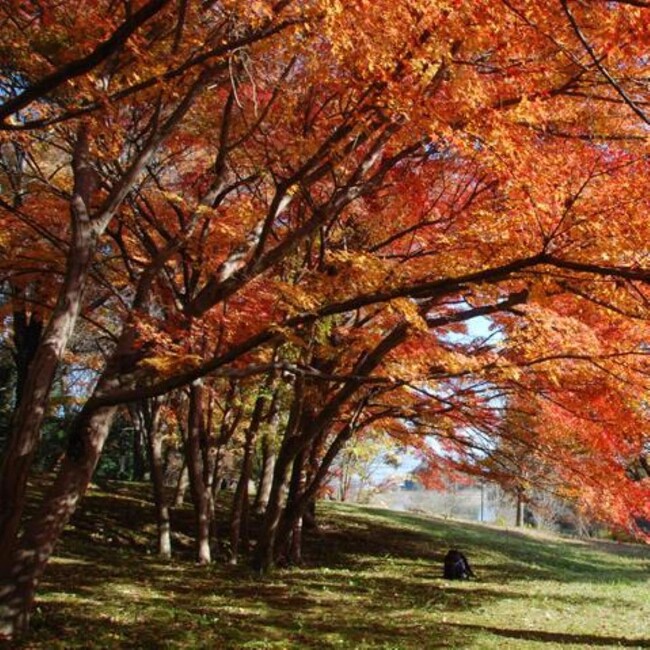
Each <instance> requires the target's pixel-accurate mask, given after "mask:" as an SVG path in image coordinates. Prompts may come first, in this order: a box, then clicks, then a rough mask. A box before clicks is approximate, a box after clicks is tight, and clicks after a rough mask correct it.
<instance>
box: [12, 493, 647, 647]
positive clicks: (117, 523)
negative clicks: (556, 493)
mask: <svg viewBox="0 0 650 650" xmlns="http://www.w3.org/2000/svg"><path fill="white" fill-rule="evenodd" d="M146 499H147V492H146V490H145V489H144V488H143V487H142V488H139V489H134V488H133V487H126V486H125V485H124V484H122V486H121V488H120V489H119V490H118V491H117V492H115V491H114V489H113V490H112V491H111V493H110V494H109V493H106V492H102V491H95V492H93V493H91V494H90V495H89V497H87V498H86V500H85V501H84V504H83V508H82V513H80V515H79V516H78V517H77V518H76V526H74V527H70V530H69V531H68V532H67V533H66V537H65V539H64V541H63V543H62V545H61V547H60V549H59V553H58V555H57V557H56V558H55V559H54V561H53V562H52V564H51V566H50V569H49V570H48V572H47V574H46V576H45V578H44V581H43V583H42V588H41V590H40V592H39V597H38V602H37V609H36V613H35V615H34V619H33V630H32V633H31V635H30V637H29V638H28V639H27V640H26V641H25V643H24V644H23V646H22V647H23V648H33V649H39V650H40V649H42V650H45V649H47V650H54V649H57V648H61V649H63V648H65V649H66V650H67V649H71V648H129V649H131V648H133V649H136V648H215V649H217V648H232V649H237V650H239V649H240V648H241V649H244V648H249V649H256V650H264V649H280V648H282V649H284V648H296V649H298V648H319V649H321V648H323V649H325V648H345V649H347V648H383V649H384V650H389V649H402V648H404V649H407V648H414V649H415V648H417V649H418V650H419V649H421V648H477V649H490V648H495V649H496V648H499V649H502V648H517V649H519V648H524V649H527V648H530V649H532V648H545V649H548V648H565V649H567V650H569V649H574V648H575V649H577V648H590V647H593V648H621V647H623V648H650V588H649V587H650V549H648V548H647V547H642V546H632V545H622V544H614V543H605V542H589V543H586V542H579V541H572V540H566V539H560V538H556V537H550V536H542V535H536V534H533V533H530V532H528V533H524V532H515V531H505V530H498V529H493V528H488V527H485V526H480V525H472V524H461V523H458V522H449V521H441V520H437V519H428V518H424V517H419V516H416V515H407V514H403V513H395V512H389V511H382V510H370V509H362V508H357V507H353V506H346V505H340V504H339V505H337V504H323V506H322V507H321V509H320V511H319V521H320V523H321V528H320V531H319V532H318V533H313V534H312V535H310V536H309V537H308V540H307V544H306V557H305V560H306V562H305V565H304V566H303V567H301V568H294V569H290V570H278V571H277V572H275V573H273V574H272V575H271V576H270V577H268V578H264V579H259V578H257V577H255V576H254V575H252V574H251V573H250V572H249V571H248V569H247V568H246V567H233V566H228V565H226V564H224V563H217V564H215V565H213V566H211V567H209V568H207V569H206V568H200V567H197V566H194V565H193V564H192V562H191V559H190V558H191V555H190V549H191V539H190V538H189V537H188V536H187V533H188V532H189V530H190V522H191V512H190V511H189V509H185V510H183V511H181V512H178V513H176V524H177V527H178V528H180V529H181V530H184V531H185V534H184V535H180V536H179V537H177V539H176V542H177V549H179V550H180V553H179V557H178V559H175V560H174V561H172V562H169V563H165V562H160V561H159V560H157V559H156V558H155V557H154V556H153V555H152V554H151V549H150V547H151V545H152V541H153V535H152V533H153V519H152V512H151V507H150V505H149V504H148V502H147V500H146ZM451 546H457V547H459V548H462V549H463V550H464V551H465V552H466V553H467V555H468V556H469V558H470V560H471V561H472V563H473V565H474V568H475V571H476V572H477V574H478V575H479V580H478V581H471V582H449V581H446V580H443V579H442V578H441V577H440V574H441V566H442V558H443V557H444V554H445V552H446V550H447V549H448V548H449V547H451ZM147 551H148V552H147Z"/></svg>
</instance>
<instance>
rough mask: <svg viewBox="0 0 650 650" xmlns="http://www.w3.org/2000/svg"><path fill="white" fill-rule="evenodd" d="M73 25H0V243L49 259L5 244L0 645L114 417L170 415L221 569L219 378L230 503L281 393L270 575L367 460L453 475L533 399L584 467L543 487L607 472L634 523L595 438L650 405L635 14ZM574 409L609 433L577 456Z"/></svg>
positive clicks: (538, 11) (105, 8) (625, 449)
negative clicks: (366, 437)
mask: <svg viewBox="0 0 650 650" xmlns="http://www.w3.org/2000/svg"><path fill="white" fill-rule="evenodd" d="M70 9H71V7H70V6H69V4H68V3H53V2H52V3H48V2H44V3H40V5H39V6H38V7H35V8H33V9H29V8H25V7H24V6H22V5H20V4H18V5H17V6H16V7H15V10H14V11H11V12H9V11H8V10H7V20H5V21H4V22H3V23H2V28H1V29H2V35H3V41H4V42H5V43H9V44H10V46H11V52H10V54H11V56H10V57H9V64H8V65H7V66H6V67H5V68H3V71H2V82H3V88H5V89H6V90H5V95H6V97H7V99H6V101H5V103H4V104H3V106H2V107H0V119H2V128H3V139H4V141H5V142H7V143H9V144H10V145H11V147H12V149H11V150H9V151H8V154H9V158H8V162H7V164H5V165H4V167H3V170H4V171H3V177H2V181H1V182H2V186H3V188H10V191H9V199H8V200H5V199H3V203H2V204H1V207H2V212H1V213H0V219H1V220H2V224H3V226H8V228H7V231H8V232H10V233H16V236H19V235H18V233H21V234H22V233H29V241H30V247H31V246H34V247H35V250H37V251H38V253H37V255H36V256H37V259H38V260H40V261H39V263H38V264H37V265H35V266H34V265H33V264H32V265H30V261H32V260H30V258H31V257H32V256H30V255H29V251H27V254H25V251H24V250H20V249H14V247H13V246H12V242H11V238H5V237H3V238H2V240H0V244H1V245H2V246H3V247H4V248H5V250H6V251H7V252H11V254H10V255H7V256H6V257H5V259H6V260H7V261H5V262H3V266H2V272H3V274H4V275H3V279H6V281H9V282H13V284H14V285H15V286H16V287H17V288H18V290H19V291H20V292H22V295H27V296H29V295H31V294H32V293H34V292H35V289H34V288H33V287H44V286H47V287H51V289H50V290H49V293H48V297H49V299H48V297H46V299H44V300H43V299H41V298H40V297H39V298H38V302H40V303H43V305H42V306H41V307H39V311H38V314H37V316H38V317H37V318H35V319H34V323H36V322H37V321H38V322H41V323H42V326H43V331H42V333H40V334H39V341H38V343H37V345H36V346H35V350H34V353H33V356H32V358H31V360H29V362H28V363H27V372H26V379H25V385H24V390H23V392H22V394H21V399H20V403H18V404H17V408H16V410H15V413H14V416H13V420H12V431H11V435H10V440H9V443H8V446H7V448H6V450H5V452H4V463H3V466H2V475H1V476H0V481H1V482H0V517H1V518H2V519H1V520H2V522H3V526H2V538H1V539H0V549H2V562H1V563H0V574H1V575H0V578H1V579H0V584H1V587H0V607H1V608H2V610H1V611H2V613H1V618H2V624H1V628H0V629H1V631H0V634H2V635H3V636H5V637H12V636H14V635H15V634H16V633H17V632H19V631H20V630H21V629H24V628H25V626H26V625H27V622H28V617H29V610H30V607H31V604H32V601H33V598H34V590H35V587H36V583H37V581H38V578H39V576H40V574H41V572H42V571H43V570H44V568H45V565H46V564H47V561H48V559H49V557H50V555H51V553H52V549H53V546H54V544H55V542H56V541H57V540H58V538H59V536H60V534H61V532H62V530H63V528H64V526H65V524H66V523H67V521H68V520H69V518H70V516H71V514H72V513H73V511H74V509H75V507H76V505H77V503H78V500H79V498H80V497H81V496H82V495H83V493H84V491H85V489H86V487H87V485H88V483H89V481H90V478H91V476H92V473H93V470H94V468H95V466H96V464H97V462H98V459H99V457H100V454H101V453H102V448H103V445H104V442H105V440H106V437H107V434H108V431H109V428H110V425H111V423H112V421H113V420H114V418H115V417H116V414H117V413H118V411H119V409H120V408H121V407H122V405H124V404H128V403H131V404H138V403H139V404H143V403H146V400H153V399H157V398H158V397H161V396H164V395H169V394H172V393H173V391H178V390H185V391H188V399H187V403H185V404H184V405H183V406H182V408H183V409H185V415H186V420H185V424H184V426H185V427H186V442H185V448H186V453H187V456H188V459H189V460H192V461H193V463H192V464H190V463H189V462H188V469H189V472H190V478H191V483H192V492H193V500H194V502H195V505H196V509H197V510H196V511H197V523H198V525H199V527H201V530H202V533H201V536H200V553H201V555H200V557H201V559H202V561H204V562H207V561H209V560H210V559H211V558H210V556H209V554H208V548H209V540H208V539H206V537H209V534H208V533H206V529H207V523H209V519H210V514H209V509H210V498H211V497H210V490H209V480H210V476H213V473H211V472H210V471H209V470H210V462H211V461H209V454H206V453H205V452H207V451H208V448H209V447H210V444H211V442H210V435H211V432H210V430H209V427H207V425H206V423H207V422H208V420H209V418H207V417H206V403H207V400H208V394H207V389H208V384H209V383H210V382H212V381H215V382H216V385H219V380H222V381H224V383H225V384H226V385H229V384H230V383H231V382H235V384H237V382H239V385H244V381H243V380H247V381H248V382H249V384H246V385H247V386H250V385H252V386H255V381H254V380H253V379H251V378H256V381H257V387H258V392H257V396H256V397H255V398H254V405H253V408H252V410H251V411H250V412H249V413H248V415H249V421H248V423H247V424H246V427H247V428H245V429H243V430H244V431H245V433H244V435H243V438H242V442H243V445H244V448H243V459H244V462H243V463H242V469H243V472H242V477H244V476H245V475H246V474H247V473H248V471H249V469H250V456H246V454H247V449H248V451H250V449H251V448H252V445H253V441H254V437H255V436H256V435H257V430H258V426H259V425H258V424H257V423H256V422H257V420H259V419H260V418H262V419H263V418H264V417H269V419H270V420H272V419H273V418H272V415H270V403H269V404H266V402H267V401H268V400H267V394H266V393H265V392H264V391H261V390H259V389H262V388H263V387H264V386H265V382H269V381H271V382H273V381H275V379H271V378H275V377H277V376H282V377H284V378H285V379H286V384H287V387H286V388H285V391H286V394H285V395H284V396H283V400H282V401H281V403H282V404H283V406H284V408H285V410H286V414H285V415H286V417H285V418H284V419H283V420H281V425H282V426H283V429H282V432H281V435H280V438H281V440H280V441H279V443H278V450H277V459H276V462H275V468H274V476H273V481H272V485H271V489H270V494H269V498H268V505H267V507H266V509H265V514H264V523H263V526H262V534H261V537H260V539H259V540H258V543H257V547H256V556H257V562H258V564H259V566H260V567H262V568H270V567H271V566H272V565H273V563H274V562H275V561H277V559H278V558H279V557H280V556H281V555H282V554H285V555H286V554H287V553H288V554H289V555H290V556H292V557H294V558H295V559H299V555H300V553H299V551H300V531H301V521H302V519H303V517H304V515H305V513H306V512H307V510H308V508H309V505H310V504H311V503H312V502H313V499H314V498H315V496H316V495H317V493H318V490H319V488H320V486H321V485H322V482H323V481H324V480H325V478H326V476H327V473H328V471H329V468H330V467H331V464H332V462H333V461H334V459H335V457H336V455H337V454H338V453H340V451H341V450H342V449H343V447H344V445H345V443H346V442H347V441H348V440H350V439H351V438H352V437H353V436H354V435H357V434H360V433H362V432H363V430H364V428H365V427H367V426H370V425H372V424H373V423H376V424H377V425H378V426H379V425H381V426H382V427H385V428H386V429H389V430H392V431H393V432H394V435H395V436H396V437H398V438H399V439H400V440H401V441H402V442H409V441H410V442H411V443H412V444H415V445H420V446H421V447H422V448H423V449H424V443H423V435H422V434H423V432H425V431H427V432H430V433H431V434H432V435H435V436H437V437H438V438H440V439H444V440H447V441H448V443H449V445H451V446H452V447H455V448H456V449H458V450H459V451H460V450H462V448H465V449H467V448H470V447H471V446H472V445H473V444H474V443H475V435H476V434H475V431H482V432H483V435H485V436H486V437H488V438H489V437H490V436H493V435H496V433H497V432H498V427H499V425H500V423H501V421H502V418H503V413H502V412H501V409H500V407H499V405H498V396H499V395H503V396H505V397H507V396H509V395H511V394H515V393H521V394H524V395H526V394H532V393H533V392H534V391H537V392H539V393H540V394H541V395H542V396H543V397H544V398H545V400H546V402H547V404H548V405H551V404H553V405H554V406H553V407H550V406H548V407H547V410H546V414H547V415H548V422H549V424H548V429H547V431H546V432H545V435H546V436H547V437H548V439H549V440H550V439H552V436H553V433H552V432H553V431H554V429H553V428H552V426H551V423H554V422H558V423H559V424H560V426H559V427H558V428H557V429H555V431H557V434H556V435H557V436H558V439H559V443H558V444H559V446H560V447H562V446H564V447H565V448H572V445H575V447H576V448H579V450H580V453H579V454H577V455H575V456H571V455H570V454H565V455H562V456H560V457H558V459H557V460H558V465H560V466H562V465H563V464H564V463H565V462H566V463H567V470H568V468H569V467H575V464H574V463H573V462H572V459H573V458H578V457H579V458H580V459H581V462H582V465H583V467H588V466H589V467H592V468H593V469H594V470H595V469H598V468H600V469H602V470H603V471H598V472H594V474H593V475H594V479H596V478H598V481H597V485H598V486H600V489H603V490H607V494H609V495H611V496H612V498H614V497H616V500H615V507H613V508H610V514H612V516H613V518H614V519H615V520H616V521H618V522H619V523H624V520H625V519H626V517H629V515H630V514H632V513H634V512H638V511H639V510H643V507H644V504H646V503H647V502H648V500H647V499H646V500H645V501H643V500H642V499H643V497H644V495H647V487H646V486H645V485H642V484H634V485H632V486H629V485H627V484H625V483H624V486H625V488H624V489H621V481H624V480H625V473H624V472H622V473H621V472H620V471H619V470H618V467H619V466H622V464H623V460H624V456H627V455H628V454H629V453H633V452H634V451H635V449H636V450H637V452H638V451H640V449H637V447H638V443H639V436H637V435H636V434H635V433H634V430H633V429H631V428H625V429H621V428H620V427H615V424H614V423H616V422H620V421H623V420H624V419H625V418H626V417H627V416H628V415H629V414H630V413H634V415H635V422H637V423H638V424H639V426H643V423H644V422H645V421H646V419H647V412H645V411H643V409H639V408H638V405H637V404H635V394H634V393H635V391H636V390H639V387H644V386H645V387H646V389H647V376H648V374H647V347H645V346H646V344H647V334H648V325H647V320H646V319H647V299H648V294H647V292H648V288H647V285H648V280H649V273H650V271H649V269H648V262H647V241H648V239H650V238H649V237H648V235H649V234H650V233H648V224H647V219H645V218H644V208H645V205H646V204H647V196H646V192H645V184H644V182H643V181H644V179H645V178H646V177H647V171H648V170H647V166H648V161H647V155H646V146H647V145H646V124H645V123H646V122H647V120H646V119H645V113H644V112H643V108H642V107H643V106H644V105H645V103H646V101H647V89H646V84H645V76H646V72H647V71H646V70H645V58H644V47H645V46H647V42H648V39H649V38H650V34H648V29H647V21H646V20H644V17H643V12H644V11H645V9H644V7H642V6H636V5H635V4H631V3H624V2H620V3H618V2H613V3H592V5H589V6H582V5H578V4H577V3H576V4H575V6H574V4H573V3H571V2H560V3H559V4H557V5H549V6H547V5H540V4H539V3H532V2H528V1H525V2H524V1H523V0H522V1H521V2H504V3H492V2H477V3H462V4H461V5H457V4H456V3H446V2H431V1H426V0H409V2H403V3H389V2H375V3H367V2H363V1H361V0H359V2H349V3H345V4H341V3H336V2H329V1H325V0H322V1H320V0H313V1H312V2H301V3H298V2H295V1H294V2H292V1H291V0H280V1H278V2H263V1H260V2H253V3H243V2H239V1H237V0H223V2H218V3H208V4H207V5H205V4H200V3H194V2H180V3H170V2H164V1H163V0H158V1H156V0H151V1H150V2H142V3H124V4H123V5H120V11H115V10H114V5H113V3H109V2H94V3H92V4H91V7H90V8H89V9H88V8H86V7H83V8H80V7H73V8H72V9H73V10H72V11H71V10H70ZM18 158H19V159H20V164H18V163H17V161H18ZM52 269H54V270H56V275H54V274H53V273H52V272H51V270H52ZM48 273H49V276H48ZM44 280H45V281H46V282H47V284H44V283H43V281H44ZM53 295H56V296H57V299H56V300H52V299H51V296H53ZM30 304H32V305H36V304H37V303H36V301H34V302H32V303H30ZM29 309H31V307H30V308H29ZM94 310H97V311H94ZM35 313H36V312H35ZM80 315H82V316H83V317H84V318H85V319H89V318H90V319H92V320H93V321H94V322H95V325H96V326H97V331H98V332H99V331H100V328H102V327H103V328H104V329H108V331H109V332H110V335H111V337H110V338H111V341H110V344H108V345H105V347H104V349H103V359H102V360H101V362H98V363H97V368H96V372H97V381H96V382H95V384H94V386H93V387H92V389H91V391H90V395H89V397H88V399H87V400H86V401H85V402H84V404H83V405H82V407H81V408H80V410H79V413H78V415H77V417H76V419H75V421H74V422H73V423H72V425H71V426H70V428H69V432H68V445H67V453H66V455H65V458H64V459H63V460H62V463H61V467H60V469H59V471H58V474H57V477H56V479H55V480H54V482H53V484H52V485H51V487H50V488H49V489H48V491H47V492H46V494H45V496H44V499H43V501H42V503H41V504H40V506H39V507H38V508H37V510H36V512H35V514H34V515H33V516H32V517H31V518H30V519H29V520H28V521H26V522H25V524H24V528H23V531H22V533H21V532H20V523H21V516H22V511H23V506H24V493H25V486H26V481H27V476H28V471H29V467H30V465H31V462H32V459H33V456H34V453H35V449H36V447H37V445H38V439H39V431H40V428H41V424H42V417H43V413H44V411H45V408H46V406H47V403H48V398H49V395H50V387H51V384H52V378H53V376H54V373H55V372H56V369H57V367H58V366H59V365H60V363H61V359H62V355H63V352H64V350H65V349H66V347H67V345H68V343H69V340H70V336H71V334H72V332H73V331H74V330H75V328H76V327H78V321H79V316H80ZM477 316H489V317H490V318H492V319H494V322H495V324H496V327H498V328H499V329H500V331H501V338H500V340H499V341H497V342H496V343H494V341H492V342H490V341H483V342H481V341H477V340H467V339H465V340H462V339H459V338H458V337H456V336H454V335H455V334H457V333H458V331H459V330H461V329H462V328H463V323H466V322H467V321H468V320H470V319H472V318H475V317H477ZM19 321H20V318H19V319H18V320H16V319H14V324H13V327H14V328H15V327H16V323H19ZM30 322H31V316H30ZM98 336H99V335H98ZM493 343H494V344H493ZM283 347H284V352H286V355H285V356H282V355H280V356H277V355H276V351H278V350H280V349H281V348H283ZM289 348H291V349H290V352H287V349H289ZM278 373H282V374H279V375H278ZM208 376H210V379H208ZM590 386H596V387H597V390H596V391H595V392H594V393H590V392H589V387H590ZM631 386H633V387H634V389H631V388H630V387H631ZM625 387H627V388H625ZM610 392H611V394H613V395H616V399H613V400H611V401H608V399H607V396H608V395H609V394H610ZM253 394H255V388H253ZM585 395H587V396H589V398H590V399H589V400H583V397H584V396H585ZM598 396H601V398H602V401H600V402H599V401H598V400H597V397H598ZM602 396H605V397H602ZM262 402H264V403H262ZM558 402H560V403H561V406H558V405H557V403H558ZM258 404H260V406H259V408H256V407H257V405H258ZM587 404H591V407H593V409H595V411H594V412H596V413H598V416H597V417H596V416H593V418H592V425H590V426H589V427H587V428H586V429H585V430H584V432H583V433H581V434H580V435H579V436H576V432H575V428H574V426H573V423H574V422H575V418H576V417H579V416H578V415H575V414H576V413H581V412H582V409H583V408H585V407H586V405H587ZM606 405H607V406H608V407H610V408H611V410H609V411H608V412H605V406H606ZM565 407H566V408H565ZM567 413H572V415H570V416H567V415H566V414H567ZM178 421H179V424H180V423H181V422H182V421H183V419H182V418H181V417H179V418H178ZM415 426H417V430H415V429H414V427H415ZM233 431H234V429H233ZM572 440H576V442H575V443H572V442H571V441H572ZM578 441H579V444H578ZM560 443H561V444H560ZM570 461H571V462H570ZM590 464H591V465H590ZM605 469H607V472H606V471H604V470H605ZM569 473H570V472H569V471H567V475H568V474H569ZM619 479H620V480H619ZM287 485H288V488H289V498H288V500H287V501H286V502H283V501H282V499H281V498H280V495H281V494H282V492H283V490H284V488H285V486H287ZM594 485H596V483H594ZM243 489H244V484H243V483H242V490H243ZM594 489H596V488H594ZM617 495H618V496H617ZM244 497H245V494H244V496H241V495H240V497H238V498H239V501H240V502H243V501H245V499H244ZM592 501H593V499H592ZM612 503H614V501H612ZM606 510H607V509H605V508H603V515H606V514H607V513H606V512H605V511H606ZM234 515H236V513H234ZM162 516H163V515H161V517H162ZM236 523H237V516H233V524H234V525H233V530H235V528H237V526H236ZM238 530H239V532H241V528H239V529H238ZM235 532H236V531H235ZM233 539H234V537H233Z"/></svg>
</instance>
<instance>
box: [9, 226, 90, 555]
mask: <svg viewBox="0 0 650 650" xmlns="http://www.w3.org/2000/svg"><path fill="white" fill-rule="evenodd" d="M94 239H95V238H94V234H93V232H92V229H91V227H90V225H89V224H88V223H76V225H75V227H74V235H73V243H72V246H71V252H70V254H69V261H68V269H67V271H66V276H65V280H64V283H63V287H62V288H61V291H60V294H59V300H58V302H57V304H56V306H55V308H54V312H53V313H52V317H51V318H50V321H49V323H48V325H47V328H46V330H45V332H44V334H43V339H42V341H41V343H40V345H39V346H38V349H37V351H36V353H35V355H34V358H33V359H32V361H31V363H30V366H29V371H28V373H27V376H26V377H25V379H24V384H23V386H22V395H21V400H20V403H19V404H18V405H17V408H16V411H15V412H14V414H13V417H12V421H11V426H10V432H9V440H8V443H7V446H6V449H5V453H4V456H3V463H2V467H1V468H0V558H5V559H7V558H10V557H12V556H13V549H14V548H15V543H16V538H17V533H18V529H19V527H20V520H21V517H22V513H23V510H24V507H25V493H26V490H27V478H28V475H29V471H30V469H31V466H32V462H33V460H34V456H35V454H36V451H37V448H38V443H39V441H40V429H41V424H42V422H43V418H44V417H45V414H46V412H47V404H48V399H49V396H50V392H51V389H52V383H53V381H54V375H55V373H56V370H57V368H58V366H59V362H60V360H61V357H62V356H63V353H64V351H65V349H66V347H67V344H68V341H69V339H70V336H71V334H72V331H73V329H74V326H75V323H76V320H77V317H78V315H79V310H80V308H81V300H82V294H83V288H84V286H85V283H86V277H87V273H88V269H89V267H90V262H91V259H92V252H93V250H94ZM1 562H2V560H0V563H1ZM0 566H1V565H0Z"/></svg>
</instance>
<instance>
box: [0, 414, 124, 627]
mask: <svg viewBox="0 0 650 650" xmlns="http://www.w3.org/2000/svg"><path fill="white" fill-rule="evenodd" d="M116 410H117V409H116V408H115V407H108V408H103V409H99V410H97V411H95V412H94V413H85V412H83V411H82V413H81V414H80V415H79V417H78V418H77V420H76V422H75V423H74V425H73V430H72V432H71V437H70V444H69V446H68V451H67V453H66V455H65V458H64V460H63V462H62V465H61V469H60V470H59V473H58V475H57V477H56V479H55V481H54V483H53V484H52V486H51V487H50V488H49V490H48V491H47V493H46V494H45V497H44V498H43V503H42V505H41V507H40V509H39V510H38V511H37V512H36V514H35V515H34V516H33V517H32V519H31V520H30V521H29V522H28V524H27V526H26V529H25V533H24V535H23V536H22V538H21V540H20V543H19V545H18V547H17V548H16V549H15V550H14V552H13V553H12V556H11V558H10V560H11V561H10V562H6V563H5V566H8V570H3V573H2V576H1V577H0V640H2V639H12V638H15V636H17V635H19V634H21V633H23V632H25V631H26V629H27V627H28V624H29V614H30V610H31V607H32V603H33V600H34V595H35V589H36V585H37V583H38V581H39V578H40V576H41V574H42V573H43V570H44V568H45V566H46V564H47V562H48V560H49V559H50V556H51V555H52V551H53V550H54V545H55V544H56V542H57V541H58V539H59V537H60V535H61V533H62V532H63V529H64V527H65V526H66V524H67V523H68V521H69V520H70V517H71V516H72V514H73V513H74V511H75V509H76V507H77V503H78V502H79V499H80V498H81V497H82V496H83V494H84V493H85V491H86V489H87V487H88V484H89V483H90V479H91V477H92V474H93V471H94V469H95V466H96V465H97V461H98V460H99V456H100V453H101V450H102V448H103V446H104V442H105V441H106V437H107V436H108V432H109V430H110V426H111V422H112V421H113V418H114V416H115V413H116Z"/></svg>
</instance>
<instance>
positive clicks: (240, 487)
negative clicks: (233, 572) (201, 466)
mask: <svg viewBox="0 0 650 650" xmlns="http://www.w3.org/2000/svg"><path fill="white" fill-rule="evenodd" d="M265 404H266V397H265V395H264V394H263V393H262V394H260V395H259V396H258V398H257V399H256V400H255V406H254V407H253V414H252V415H251V421H250V424H249V426H248V429H247V430H246V441H245V443H244V457H243V458H242V466H241V471H240V473H239V481H238V482H237V488H236V489H235V496H234V497H233V502H232V511H231V515H230V553H231V556H230V563H231V564H237V556H238V554H239V544H240V541H241V539H242V533H244V535H243V536H244V537H248V535H247V533H246V531H247V529H248V521H247V520H248V482H249V481H250V477H251V472H252V470H253V444H254V442H255V436H256V435H257V432H258V431H259V428H260V424H261V422H262V412H263V410H264V405H265Z"/></svg>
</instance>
